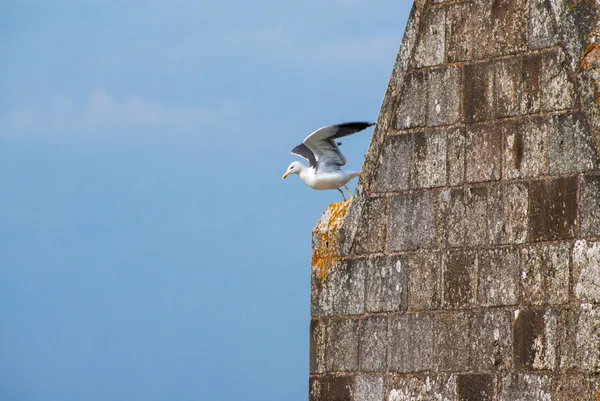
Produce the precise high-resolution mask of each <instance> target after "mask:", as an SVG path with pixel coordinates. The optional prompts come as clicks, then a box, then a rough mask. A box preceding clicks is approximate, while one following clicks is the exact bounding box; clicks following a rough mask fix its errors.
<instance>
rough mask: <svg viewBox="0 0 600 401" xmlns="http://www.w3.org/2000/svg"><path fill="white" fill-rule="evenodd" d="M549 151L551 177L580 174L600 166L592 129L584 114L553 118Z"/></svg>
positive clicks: (550, 125)
mask: <svg viewBox="0 0 600 401" xmlns="http://www.w3.org/2000/svg"><path fill="white" fill-rule="evenodd" d="M549 129H550V134H549V135H550V141H549V150H548V161H549V165H548V167H549V172H550V174H551V175H557V174H569V173H579V172H582V171H586V170H590V169H592V168H594V167H595V166H596V165H598V155H597V154H596V152H595V149H594V143H593V138H592V136H591V135H590V129H589V126H588V125H587V123H586V122H585V118H584V117H583V115H582V114H566V115H559V116H556V117H554V118H552V120H551V122H550V124H549Z"/></svg>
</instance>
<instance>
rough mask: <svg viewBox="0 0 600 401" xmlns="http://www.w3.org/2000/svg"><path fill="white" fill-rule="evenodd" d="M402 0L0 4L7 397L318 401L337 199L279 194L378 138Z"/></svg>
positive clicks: (1, 302) (328, 194)
mask: <svg viewBox="0 0 600 401" xmlns="http://www.w3.org/2000/svg"><path fill="white" fill-rule="evenodd" d="M410 3H411V2H399V1H387V0H385V1H384V0H374V1H372V2H369V4H368V6H367V5H365V3H364V2H359V1H355V0H325V1H323V0H320V1H317V0H309V1H307V2H302V3H300V2H281V1H274V0H270V1H267V0H263V1H260V0H259V1H254V2H247V1H229V2H223V1H217V0H203V1H200V2H198V1H189V0H171V1H159V0H148V1H144V2H142V1H133V0H132V1H126V2H118V3H117V2H111V3H109V2H105V1H100V0H78V1H75V0H55V1H44V2H42V1H36V0H23V1H14V0H8V1H5V2H2V3H1V4H0V54H1V57H2V60H3V61H2V63H0V88H2V96H1V97H0V327H2V330H0V399H3V400H14V401H54V400H56V401H81V400H86V401H96V400H98V401H106V400H111V401H113V400H114V401H116V400H128V401H129V400H144V401H152V400H210V401H219V400H231V399H237V400H249V401H251V400H261V401H271V400H272V401H281V400H286V401H295V400H306V399H307V384H308V325H309V320H310V316H309V271H310V232H311V229H312V227H313V226H314V224H315V223H316V221H317V219H318V218H319V216H320V214H321V213H322V211H323V210H324V209H325V208H326V207H327V205H328V204H329V203H331V202H334V201H338V200H339V193H337V191H325V192H316V191H312V190H309V189H308V188H306V187H304V186H303V185H302V184H301V183H300V181H299V180H298V179H297V177H291V179H288V180H286V181H283V182H282V180H281V175H282V174H283V172H284V171H285V169H286V167H287V165H288V164H289V163H290V162H291V161H293V160H296V159H295V158H294V157H293V156H292V155H290V154H289V151H290V149H292V148H293V147H294V146H295V145H297V144H298V143H300V142H301V140H302V139H303V138H304V136H305V135H307V134H308V133H310V132H311V131H312V130H314V129H316V128H318V127H320V126H323V125H327V124H332V123H337V122H344V121H352V120H373V121H374V120H376V118H377V113H378V111H379V107H380V105H381V101H382V98H383V94H384V92H385V88H386V85H387V82H388V79H389V75H390V73H391V70H392V66H393V63H394V59H395V57H396V53H397V50H398V46H399V44H400V40H401V37H402V33H403V32H404V26H405V22H406V20H407V18H408V12H409V9H410V6H411V4H410ZM371 132H372V130H369V131H365V132H362V133H360V134H359V135H357V136H355V137H352V138H349V139H347V140H346V141H344V144H343V146H342V150H343V151H344V153H345V154H346V155H347V156H348V158H349V168H350V169H358V168H360V166H361V163H362V160H363V156H364V153H365V152H366V150H367V147H368V144H369V140H370V135H371Z"/></svg>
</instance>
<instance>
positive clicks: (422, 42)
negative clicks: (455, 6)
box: [411, 7, 446, 68]
mask: <svg viewBox="0 0 600 401" xmlns="http://www.w3.org/2000/svg"><path fill="white" fill-rule="evenodd" d="M423 22H424V23H423V24H422V25H421V29H419V38H418V40H417V45H416V48H415V52H414V55H413V58H412V61H411V67H413V68H419V67H429V66H433V65H440V64H442V63H444V61H445V50H446V49H445V47H446V46H445V43H446V39H445V36H446V8H445V7H427V9H426V11H425V17H424V21H423Z"/></svg>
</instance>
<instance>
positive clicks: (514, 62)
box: [494, 57, 522, 118]
mask: <svg viewBox="0 0 600 401" xmlns="http://www.w3.org/2000/svg"><path fill="white" fill-rule="evenodd" d="M521 81H522V73H521V58H520V57H511V58H508V59H503V60H499V61H497V62H496V64H495V65H494V96H495V99H494V107H495V112H494V115H495V117H496V118H504V117H512V116H516V115H518V114H519V113H520V112H521V102H520V100H519V98H520V94H521Z"/></svg>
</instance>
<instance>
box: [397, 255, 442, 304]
mask: <svg viewBox="0 0 600 401" xmlns="http://www.w3.org/2000/svg"><path fill="white" fill-rule="evenodd" d="M399 262H401V263H402V265H401V267H400V268H401V269H402V271H404V272H405V274H406V277H407V284H408V310H411V311H418V310H429V309H435V308H437V307H438V306H439V305H440V299H441V290H440V279H441V263H440V262H441V261H440V255H439V253H437V252H431V251H421V252H414V253H410V254H407V255H405V257H402V258H400V259H399Z"/></svg>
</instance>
